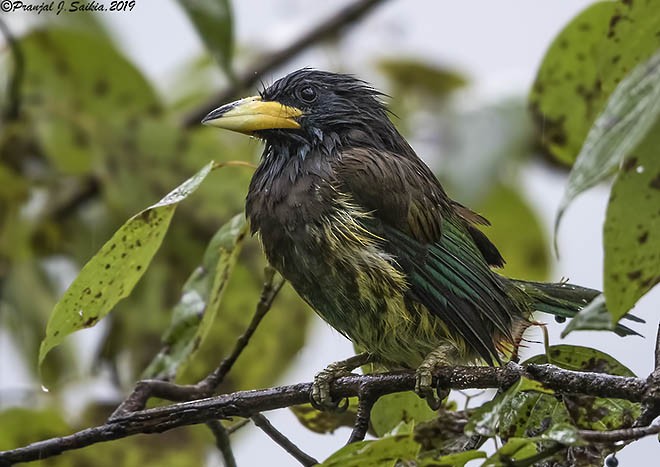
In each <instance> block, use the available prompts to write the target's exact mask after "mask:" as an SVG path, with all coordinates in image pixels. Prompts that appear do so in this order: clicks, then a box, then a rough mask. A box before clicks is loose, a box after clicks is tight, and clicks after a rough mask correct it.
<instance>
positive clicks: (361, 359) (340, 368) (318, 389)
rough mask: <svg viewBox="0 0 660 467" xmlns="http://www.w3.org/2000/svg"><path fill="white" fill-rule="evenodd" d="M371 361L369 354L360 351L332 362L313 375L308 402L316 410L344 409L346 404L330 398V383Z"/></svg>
mask: <svg viewBox="0 0 660 467" xmlns="http://www.w3.org/2000/svg"><path fill="white" fill-rule="evenodd" d="M370 361H371V355H369V354H367V353H361V354H358V355H355V356H354V357H351V358H348V359H346V360H342V361H339V362H334V363H331V364H330V365H328V366H327V367H326V368H325V369H324V370H322V371H320V372H319V373H317V374H316V376H314V382H313V383H312V393H311V397H310V402H311V403H312V406H313V407H314V408H315V409H317V410H333V411H337V410H339V411H341V410H345V409H346V407H347V406H348V404H346V403H345V404H342V403H341V401H334V400H332V396H331V395H330V385H331V384H332V382H333V381H335V380H336V379H338V378H341V377H342V376H349V375H350V374H351V371H352V370H354V369H355V368H357V367H359V366H361V365H365V364H367V363H369V362H370Z"/></svg>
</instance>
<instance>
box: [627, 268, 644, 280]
mask: <svg viewBox="0 0 660 467" xmlns="http://www.w3.org/2000/svg"><path fill="white" fill-rule="evenodd" d="M626 276H628V279H630V280H631V281H634V280H637V279H639V278H640V277H642V271H640V270H639V269H637V270H635V271H630V272H629V273H628V274H626Z"/></svg>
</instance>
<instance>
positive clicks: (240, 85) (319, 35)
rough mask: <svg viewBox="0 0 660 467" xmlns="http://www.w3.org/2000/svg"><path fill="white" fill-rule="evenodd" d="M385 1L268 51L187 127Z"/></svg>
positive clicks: (349, 9) (369, 1)
mask: <svg viewBox="0 0 660 467" xmlns="http://www.w3.org/2000/svg"><path fill="white" fill-rule="evenodd" d="M383 2H384V0H358V1H356V2H354V3H352V4H350V5H348V6H346V7H344V8H342V9H341V10H339V11H338V12H337V13H336V14H335V15H333V16H331V17H329V18H327V19H326V20H324V21H323V22H322V23H321V24H318V25H316V26H315V27H313V28H310V29H309V31H308V32H306V33H305V34H303V35H301V36H300V37H298V38H297V39H296V40H294V41H293V42H292V43H291V44H289V45H288V46H286V47H284V48H283V49H281V50H278V51H275V52H269V53H267V54H265V55H264V56H262V57H260V58H259V59H258V60H256V61H255V63H254V64H253V65H252V66H250V67H248V68H247V69H246V70H245V71H244V72H242V73H239V74H237V76H236V79H235V80H233V82H232V84H231V85H230V86H229V87H228V88H227V89H225V90H223V91H221V92H219V93H218V94H216V95H215V96H214V97H213V98H212V99H211V100H210V101H209V102H208V103H206V104H204V105H202V106H200V107H199V108H197V109H195V110H193V111H192V112H191V113H190V114H189V115H187V116H186V117H185V118H184V120H183V126H184V127H191V126H195V125H199V122H200V121H201V120H202V118H204V117H205V116H206V114H208V113H209V112H210V111H211V110H213V109H215V108H216V107H219V106H220V105H222V104H224V103H226V102H227V101H229V100H230V99H233V98H235V97H237V94H239V93H240V92H242V91H244V90H245V89H247V88H249V87H251V86H253V85H254V84H256V83H257V82H258V81H259V79H260V78H261V77H262V76H263V75H264V74H266V73H268V72H269V71H270V70H272V69H274V68H277V67H278V66H281V65H283V64H284V63H286V62H287V61H289V60H290V59H292V58H293V57H295V56H296V55H297V54H299V53H300V52H302V51H303V50H305V49H307V48H309V47H310V46H312V45H314V44H316V43H318V42H321V41H322V40H324V39H327V38H328V37H331V36H332V35H334V34H337V33H338V32H339V31H340V30H341V29H344V28H345V27H348V26H351V25H352V24H354V23H356V22H357V21H358V20H360V19H361V18H363V17H364V16H365V15H366V14H367V13H369V12H370V11H371V10H373V8H374V7H376V6H378V5H379V4H381V3H383Z"/></svg>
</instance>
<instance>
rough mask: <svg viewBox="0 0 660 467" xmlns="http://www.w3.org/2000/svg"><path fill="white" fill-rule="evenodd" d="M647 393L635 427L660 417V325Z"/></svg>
mask: <svg viewBox="0 0 660 467" xmlns="http://www.w3.org/2000/svg"><path fill="white" fill-rule="evenodd" d="M646 382H647V387H648V393H647V395H646V397H645V398H644V399H645V400H644V403H643V404H642V414H641V415H640V416H639V418H638V419H637V420H636V421H635V425H634V426H635V427H636V428H637V427H645V426H647V425H649V424H650V423H651V422H652V421H653V420H654V419H655V418H656V417H658V416H659V415H660V323H658V332H657V334H656V338H655V368H654V369H653V372H652V373H651V374H650V375H649V377H648V379H647V380H646Z"/></svg>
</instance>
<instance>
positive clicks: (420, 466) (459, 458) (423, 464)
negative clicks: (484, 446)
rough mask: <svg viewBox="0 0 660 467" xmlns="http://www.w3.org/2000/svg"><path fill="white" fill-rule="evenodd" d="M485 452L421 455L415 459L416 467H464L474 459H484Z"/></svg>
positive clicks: (472, 451)
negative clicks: (435, 455) (433, 455)
mask: <svg viewBox="0 0 660 467" xmlns="http://www.w3.org/2000/svg"><path fill="white" fill-rule="evenodd" d="M485 457H486V453H485V452H483V451H476V450H470V451H464V452H457V453H455V454H447V455H446V456H440V457H438V458H434V457H421V458H419V459H418V460H417V462H416V464H415V465H416V466H417V467H464V466H465V464H467V463H468V462H470V461H472V460H475V459H484V458H485Z"/></svg>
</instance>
